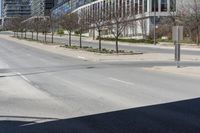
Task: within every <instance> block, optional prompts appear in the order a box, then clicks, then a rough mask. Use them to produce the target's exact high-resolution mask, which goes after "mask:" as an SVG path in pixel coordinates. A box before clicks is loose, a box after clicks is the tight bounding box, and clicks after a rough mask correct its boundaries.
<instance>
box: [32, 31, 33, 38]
mask: <svg viewBox="0 0 200 133" xmlns="http://www.w3.org/2000/svg"><path fill="white" fill-rule="evenodd" d="M32 40H33V31H32Z"/></svg>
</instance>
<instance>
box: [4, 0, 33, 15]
mask: <svg viewBox="0 0 200 133" xmlns="http://www.w3.org/2000/svg"><path fill="white" fill-rule="evenodd" d="M30 14H31V10H30V0H2V17H3V18H10V17H24V16H25V17H27V16H30Z"/></svg>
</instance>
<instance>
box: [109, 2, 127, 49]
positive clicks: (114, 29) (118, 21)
mask: <svg viewBox="0 0 200 133" xmlns="http://www.w3.org/2000/svg"><path fill="white" fill-rule="evenodd" d="M109 13H110V21H107V27H108V29H109V30H110V31H111V33H112V34H113V36H114V37H115V43H116V46H115V47H116V52H117V53H119V45H118V41H119V37H120V36H121V35H122V33H123V31H124V29H125V27H126V26H127V25H128V23H129V22H128V17H129V15H128V14H125V13H123V12H122V10H121V8H120V9H119V7H118V6H117V7H116V10H112V9H111V10H110V11H109Z"/></svg>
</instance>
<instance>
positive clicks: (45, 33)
mask: <svg viewBox="0 0 200 133" xmlns="http://www.w3.org/2000/svg"><path fill="white" fill-rule="evenodd" d="M44 39H45V43H47V32H44Z"/></svg>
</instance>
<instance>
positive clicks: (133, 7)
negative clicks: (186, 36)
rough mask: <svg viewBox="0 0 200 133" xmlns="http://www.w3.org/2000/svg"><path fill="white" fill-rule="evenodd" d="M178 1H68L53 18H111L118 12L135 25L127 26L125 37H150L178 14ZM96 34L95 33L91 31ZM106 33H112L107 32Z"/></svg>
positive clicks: (59, 7)
mask: <svg viewBox="0 0 200 133" xmlns="http://www.w3.org/2000/svg"><path fill="white" fill-rule="evenodd" d="M178 1H180V0H178ZM178 1H177V0H67V1H65V2H62V3H61V4H59V5H58V6H55V7H54V8H53V10H52V16H55V17H59V16H62V15H64V14H67V13H70V12H85V14H87V16H90V17H92V16H93V15H95V16H111V15H108V14H109V13H111V12H112V14H113V12H117V13H118V14H119V17H120V16H122V17H123V16H128V17H127V19H128V20H127V21H130V22H131V21H133V22H134V24H130V25H128V26H126V29H125V31H124V33H123V35H124V36H129V37H132V36H141V35H142V34H147V35H149V34H150V33H151V32H152V30H155V27H157V24H158V22H159V20H161V19H162V18H164V17H169V16H170V15H171V13H172V12H176V8H177V3H178ZM91 33H94V31H91ZM105 33H108V34H109V33H110V32H109V31H106V32H105Z"/></svg>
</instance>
